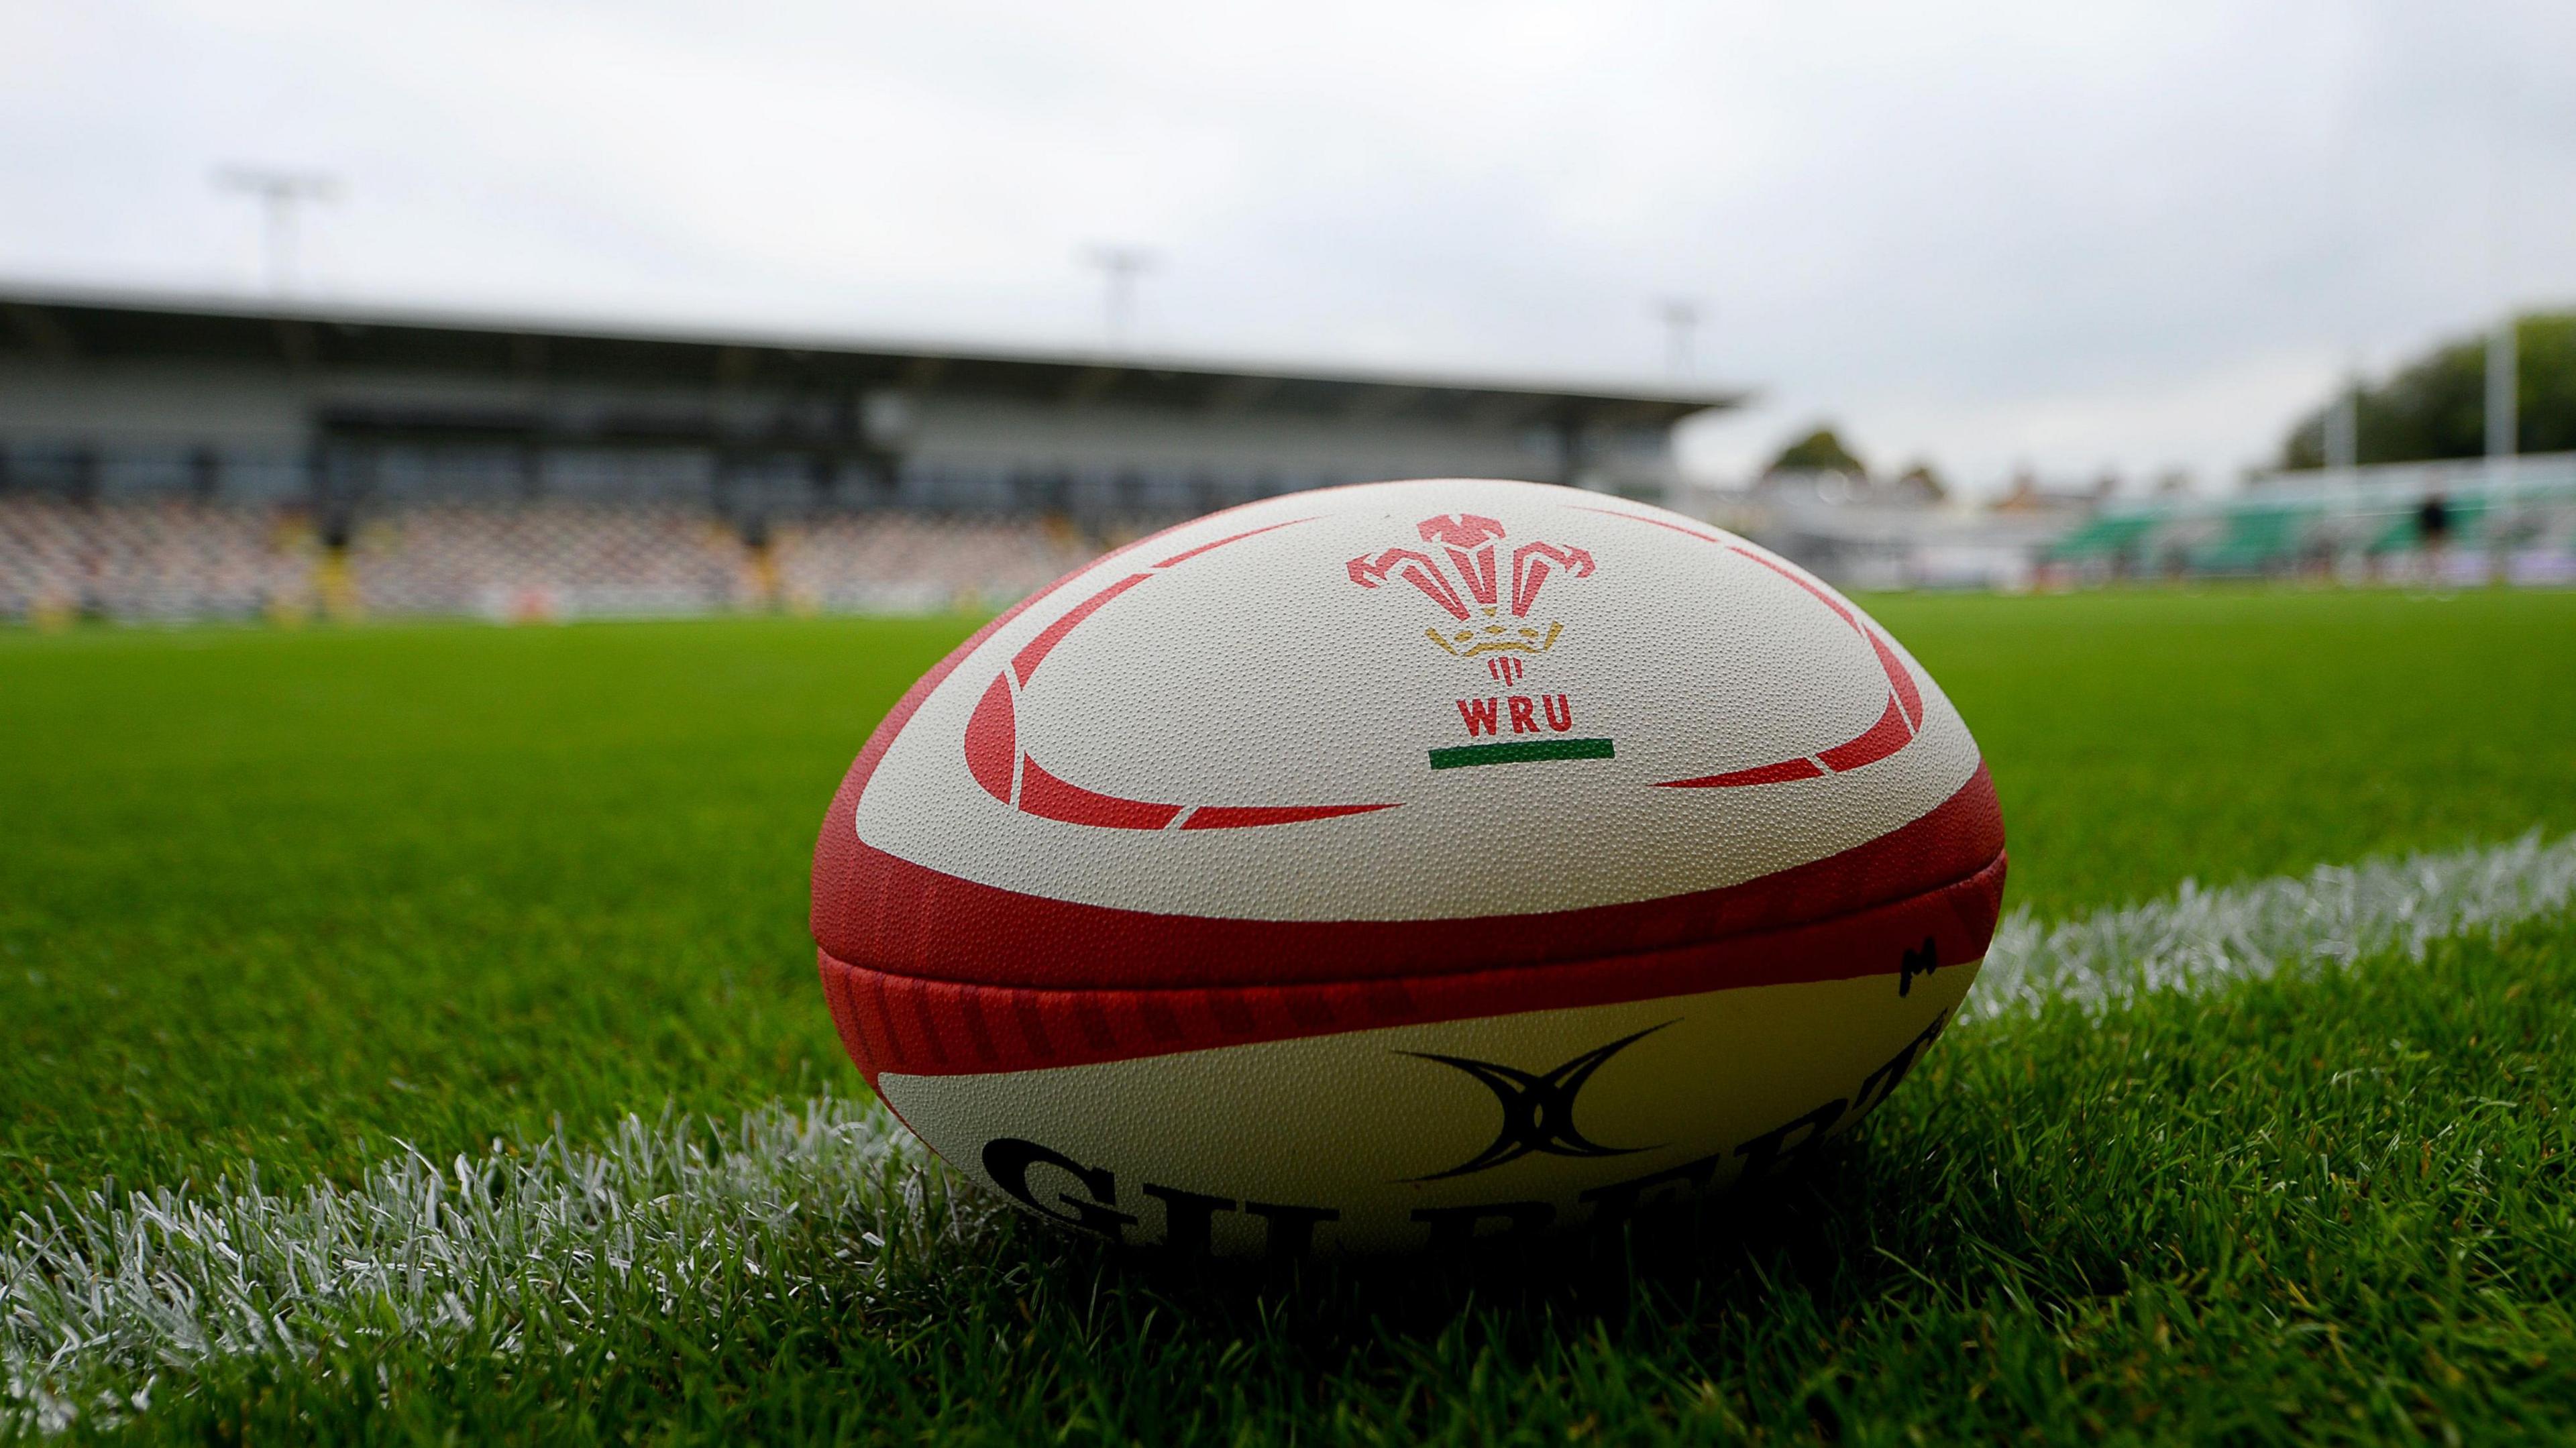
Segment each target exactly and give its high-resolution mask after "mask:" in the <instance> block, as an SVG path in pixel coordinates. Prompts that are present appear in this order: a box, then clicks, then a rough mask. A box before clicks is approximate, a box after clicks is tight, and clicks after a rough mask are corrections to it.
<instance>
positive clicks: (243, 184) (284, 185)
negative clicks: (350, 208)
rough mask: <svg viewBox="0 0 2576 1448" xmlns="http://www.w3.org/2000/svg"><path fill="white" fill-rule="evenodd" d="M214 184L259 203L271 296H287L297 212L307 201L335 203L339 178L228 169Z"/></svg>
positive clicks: (264, 169) (292, 273)
mask: <svg viewBox="0 0 2576 1448" xmlns="http://www.w3.org/2000/svg"><path fill="white" fill-rule="evenodd" d="M215 185H216V186H218V187H220V188H221V189H223V190H225V191H232V192H239V193H241V194H243V195H246V196H249V197H250V198H252V199H253V200H255V201H257V202H258V203H259V207H260V218H261V226H260V252H261V256H262V259H263V262H264V264H265V267H266V270H267V273H268V290H269V292H270V294H271V295H274V296H278V297H284V296H285V295H287V294H288V293H289V292H291V291H293V290H294V283H295V210H296V207H297V206H299V205H301V204H302V203H304V202H307V201H336V200H338V199H339V196H340V182H339V179H338V178H337V177H333V176H326V175H324V174H322V173H320V172H318V171H281V170H277V169H274V168H272V167H265V166H226V167H224V168H223V169H221V170H219V171H217V172H216V173H215Z"/></svg>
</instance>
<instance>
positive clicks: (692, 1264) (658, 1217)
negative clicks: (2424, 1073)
mask: <svg viewBox="0 0 2576 1448" xmlns="http://www.w3.org/2000/svg"><path fill="white" fill-rule="evenodd" d="M2571 898H2576V837H2571V838H2569V839H2565V840H2560V841H2558V842H2557V843H2555V844H2546V845H2545V844H2543V843H2541V841H2540V838H2539V837H2538V836H2537V835H2532V836H2528V837H2525V838H2524V839H2521V840H2519V841H2516V842H2514V843H2512V844H2508V845H2500V846H2495V847H2492V848H2487V849H2464V850H2455V851H2450V852H2447V853H2439V854H2426V855H2416V856H2412V857H2409V858H2407V859H2403V860H2397V861H2389V862H2372V863H2367V864H2362V865H2356V866H2350V867H2334V868H2326V869H2319V870H2315V871H2311V872H2310V873H2308V874H2306V875H2303V876H2298V877H2295V878H2282V879H2274V880H2265V881H2260V882H2257V883H2254V884H2250V885H2243V886H2235V887H2231V888H2228V889H2224V890H2201V889H2199V888H2197V887H2195V886H2191V885H2188V884H2187V885H2185V886H2184V887H2183V889H2182V890H2181V891H2180V892H2178V893H2177V894H2175V895H2173V896H2171V897H2169V898H2167V899H2164V900H2159V901H2155V902H2152V903H2149V904H2145V905H2140V906H2135V907H2131V908H2128V909H2122V910H2112V911H2106V912H2103V913H2101V914H2097V915H2094V916H2091V917H2088V918H2086V919H2083V920H2077V921H2072V922H2068V923H2065V924H2060V925H2054V926H2041V925H2039V924H2037V923H2035V922H2034V921H2032V920H2031V919H2030V918H2029V917H2028V915H2027V914H2018V915H2015V916H2014V917H2012V918H2011V919H2010V920H2008V921H2006V922H2005V924H2004V927H2003V929H2002V930H2001V931H2000V932H1999V933H1998V934H1997V936H1996V939H1995V944H1994V947H1993V949H1992V950H1991V951H1990V952H1989V954H1988V956H1987V959H1986V966H1985V972H1984V974H1983V975H1982V976H1981V978H1980V979H1979V981H1978V984H1977V987H1976V989H1975V991H1974V993H1973V994H1972V995H1971V997H1970V1001H1969V1006H1968V1010H1969V1012H1970V1013H1971V1014H1972V1015H1980V1016H1987V1017H1992V1016H1999V1015H2004V1014H2007V1013H2010V1012H2014V1011H2021V1010H2030V1009H2037V1008H2042V1007H2046V1006H2051V1005H2057V1004H2064V1003H2073V1004H2077V1005H2079V1006H2083V1007H2087V1008H2095V1007H2099V1006H2101V1005H2104V1004H2108V1003H2114V1002H2118V1001H2122V1000H2126V999H2130V998H2133V997H2134V996H2136V995H2138V994H2139V993H2140V992H2142V991H2150V990H2198V989H2207V988H2214V987H2218V986H2223V985H2225V984H2226V983H2228V982H2231V981H2234V980H2239V979H2243V978H2246V977H2252V976H2262V975H2269V974H2271V973H2273V972H2275V971H2278V970H2282V969H2286V968H2296V967H2300V966H2303V965H2311V964H2332V963H2337V962H2347V961H2351V960H2354V959H2356V958H2358V957H2361V956H2365V955H2371V954H2377V953H2380V952H2384V951H2388V950H2392V949H2394V950H2399V951H2402V952H2405V953H2407V954H2409V955H2412V956H2417V957H2420V956H2421V955H2422V954H2423V952H2424V950H2425V949H2426V948H2427V947H2428V946H2429V945H2431V944H2432V943H2433V942H2434V941H2437V940H2442V939H2446V938H2449V937H2452V936H2457V935H2463V934H2468V933H2473V932H2478V931H2486V930H2493V929H2497V928H2501V927H2504V926H2507V925H2511V924H2513V923H2515V922H2517V921H2520V920H2524V919H2529V918H2531V917H2533V916H2536V915H2540V914H2544V913H2548V912H2551V911H2555V910H2559V909H2561V908H2564V907H2565V906H2566V905H2567V904H2568V902H2569V901H2570V899H2571ZM926 1161H927V1154H926V1153H925V1152H924V1151H923V1150H922V1149H921V1148H920V1146H919V1145H918V1144H917V1143H916V1142H914V1141H913V1139H912V1138H911V1136H910V1135H909V1134H908V1133H906V1132H904V1131H903V1129H902V1128H901V1127H900V1126H898V1125H897V1124H896V1123H895V1122H894V1121H893V1120H892V1118H891V1117H889V1116H887V1115H886V1114H885V1113H884V1112H883V1111H882V1110H881V1109H879V1108H878V1107H876V1106H874V1105H872V1104H871V1105H861V1104H857V1103H853V1102H849V1101H844V1100H839V1099H835V1098H821V1099H817V1100H814V1101H810V1102H807V1103H806V1104H805V1105H803V1106H802V1107H788V1106H784V1105H776V1104H773V1105H771V1106H769V1107H766V1108H764V1109H762V1110H758V1111H754V1112H752V1113H750V1114H749V1115H747V1116H745V1117H743V1118H742V1119H741V1120H740V1121H739V1122H737V1123H735V1124H733V1125H732V1126H731V1127H730V1128H725V1129H722V1130H721V1131H720V1130H719V1129H718V1128H717V1127H716V1126H714V1125H712V1124H710V1123H708V1122H706V1121H704V1120H698V1119H688V1118H680V1117H676V1116H672V1115H667V1114H666V1115H665V1116H663V1117H662V1118H661V1119H659V1120H656V1121H650V1122H647V1121H643V1120H639V1119H637V1118H634V1117H629V1118H627V1119H626V1120H625V1121H624V1122H622V1123H620V1124H619V1125H618V1127H617V1128H616V1129H615V1130H614V1131H612V1132H611V1133H609V1135H608V1138H607V1140H606V1141H605V1142H603V1143H601V1144H599V1145H596V1146H582V1145H575V1144H573V1143H572V1142H570V1141H568V1140H567V1139H566V1138H565V1137H564V1136H563V1135H562V1134H561V1133H560V1132H558V1133H557V1134H556V1135H554V1136H552V1137H549V1138H547V1139H545V1140H543V1141H539V1142H536V1143H533V1144H524V1143H523V1144H519V1145H510V1144H505V1143H501V1142H495V1143H493V1145H492V1147H491V1148H490V1149H488V1150H486V1151H484V1152H482V1153H480V1154H477V1155H474V1156H458V1157H457V1158H455V1159H454V1160H453V1161H451V1162H449V1163H447V1164H446V1165H444V1166H442V1165H440V1164H437V1163H434V1162H431V1161H429V1160H428V1159H426V1158H424V1157H422V1156H420V1155H418V1154H416V1153H406V1154H404V1155H402V1156H399V1157H396V1158H394V1159H392V1160H389V1161H386V1162H382V1163H380V1164H378V1165H377V1166H376V1168H375V1169H374V1170H373V1171H371V1172H369V1173H368V1174H367V1176H366V1177H365V1179H364V1180H362V1181H360V1182H359V1183H358V1184H357V1185H355V1186H351V1187H339V1186H334V1185H331V1184H328V1183H325V1184H322V1185H318V1186H313V1187H309V1188H305V1189H302V1190H299V1191H296V1192H292V1193H288V1194H284V1195H273V1194H270V1193H268V1192H264V1191H262V1190H260V1189H259V1187H258V1185H257V1183H256V1181H255V1180H254V1181H252V1182H249V1183H241V1182H235V1181H230V1180H227V1181H223V1182H219V1183H217V1184H215V1185H214V1186H211V1187H206V1188H193V1187H187V1186H181V1187H176V1188H160V1189H155V1190H151V1191H139V1192H119V1193H117V1194H116V1195H115V1196H113V1197H110V1196H108V1195H106V1194H104V1193H99V1192H90V1193H85V1194H82V1195H79V1196H72V1195H69V1194H66V1195H64V1196H63V1197H61V1198H60V1199H59V1200H57V1201H56V1202H55V1203H54V1204H53V1205H52V1206H50V1207H48V1208H47V1209H46V1211H45V1212H44V1214H43V1215H42V1216H41V1217H25V1216H22V1217H20V1218H19V1219H18V1220H17V1221H16V1222H15V1223H14V1224H12V1226H11V1228H10V1231H9V1234H8V1236H7V1239H6V1241H5V1242H0V1420H8V1419H15V1420H20V1421H24V1422H28V1423H32V1424H33V1425H34V1426H36V1427H37V1428H39V1429H41V1430H44V1431H49V1432H50V1431H59V1430H60V1429H62V1428H63V1427H65V1426H67V1425H69V1424H70V1423H71V1422H73V1421H74V1420H75V1419H77V1418H82V1417H87V1418H88V1419H90V1420H91V1422H92V1423H93V1425H97V1424H101V1423H113V1422H114V1421H117V1420H119V1419H121V1418H124V1417H128V1416H131V1415H133V1414H135V1413H138V1412H141V1411H144V1410H145V1409H147V1408H148V1407H149V1405H150V1401H151V1395H152V1392H153V1388H154V1384H155V1383H156V1382H158V1381H159V1379H160V1378H161V1377H162V1376H163V1375H165V1374H168V1375H180V1376H184V1375H185V1374H187V1373H188V1372H189V1371H190V1370H192V1369H193V1368H194V1367H196V1366H197V1365H198V1364H201V1363H203V1362H206V1361H208V1360H210V1359H216V1358H224V1357H233V1356H240V1355H248V1354H285V1355H290V1356H299V1357H300V1356H306V1355H309V1354H311V1353H313V1352H315V1351H316V1350H317V1349H319V1348H321V1347H323V1346H325V1345H328V1344H332V1343H345V1342H354V1341H357V1340H360V1339H363V1338H367V1337H379V1338H382V1337H396V1336H417V1335H428V1336H433V1337H434V1336H438V1335H441V1334H445V1333H450V1332H454V1331H456V1330H457V1329H460V1328H462V1327H465V1326H467V1325H469V1324H475V1323H485V1324H495V1325H498V1326H499V1328H500V1330H501V1331H500V1340H501V1342H502V1344H503V1350H504V1351H519V1350H523V1349H543V1348H545V1347H546V1345H547V1344H551V1343H560V1342H563V1341H566V1340H569V1339H570V1338H571V1337H572V1336H574V1335H577V1334H580V1333H582V1332H584V1331H587V1330H589V1325H590V1324H594V1323H597V1322H599V1321H601V1320H604V1319H605V1318H607V1317H610V1316H612V1315H614V1314H616V1313H619V1312H623V1311H625V1310H627V1308H628V1307H629V1305H630V1304H631V1303H632V1302H633V1301H634V1300H635V1299H636V1297H637V1295H638V1294H639V1293H640V1294H641V1295H642V1296H643V1297H644V1298H646V1299H647V1300H649V1301H651V1302H652V1303H654V1304H655V1306H656V1309H657V1310H659V1311H663V1312H666V1313H674V1314H696V1315H706V1313H707V1310H708V1309H709V1308H711V1307H713V1306H715V1305H718V1304H722V1303H724V1302H727V1301H739V1300H740V1299H741V1297H742V1295H743V1294H745V1293H758V1294H761V1295H776V1296H791V1295H799V1294H809V1293H810V1294H817V1295H819V1294H826V1293H828V1294H832V1295H835V1296H837V1297H840V1298H843V1299H846V1298H847V1297H849V1296H850V1295H852V1294H854V1293H855V1294H860V1295H864V1294H865V1293H866V1291H867V1290H868V1288H869V1284H870V1282H871V1281H872V1279H874V1277H875V1276H876V1275H877V1273H878V1272H880V1271H881V1270H882V1269H883V1266H884V1263H885V1261H886V1259H887V1257H888V1255H889V1254H890V1253H895V1252H908V1253H927V1252H939V1251H943V1250H947V1248H946V1246H945V1244H947V1243H949V1242H952V1241H953V1240H955V1239H957V1238H960V1237H963V1236H965V1235H967V1234H969V1233H971V1232H973V1231H975V1230H976V1227H977V1224H978V1223H980V1222H983V1221H985V1220H986V1219H987V1218H988V1217H989V1216H990V1215H992V1214H993V1213H994V1212H996V1211H998V1210H999V1209H997V1208H994V1207H992V1206H990V1205H989V1204H987V1203H984V1202H982V1201H980V1200H978V1199H975V1198H972V1197H971V1196H969V1197H962V1198H958V1199H954V1200H952V1199H951V1198H950V1197H949V1195H948V1184H949V1182H950V1181H951V1180H952V1179H951V1178H949V1177H947V1176H945V1175H944V1174H941V1173H935V1172H930V1171H926V1170H924V1169H923V1168H924V1165H925V1163H926ZM0 1426H5V1424H0Z"/></svg>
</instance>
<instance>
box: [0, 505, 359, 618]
mask: <svg viewBox="0 0 2576 1448" xmlns="http://www.w3.org/2000/svg"><path fill="white" fill-rule="evenodd" d="M316 557H317V553H316V550H315V549H314V547H313V545H312V542H311V539H310V535H309V533H308V532H306V531H305V530H302V529H298V528H296V527H294V526H292V524H291V522H290V521H289V520H288V519H287V518H286V517H285V516H284V515H282V514H280V513H279V512H278V511H276V510H274V509H270V508H248V507H214V506H209V505H206V504H202V503H196V502H189V501H183V500H180V499H175V498H174V499H160V500H155V501H152V502H145V503H121V504H115V505H109V506H99V507H91V506H83V505H80V504H76V503H70V502H65V501H62V500H59V499H53V498H42V497H16V498H0V617H17V618H25V617H30V616H36V617H42V616H46V615H64V616H68V615H73V614H95V615H103V616H106V617H112V618H123V619H136V620H158V619H170V620H176V619H190V618H248V617H256V616H258V615H260V614H262V613H264V612H272V611H276V610H281V609H292V610H300V609H302V608H305V607H306V606H308V605H309V604H310V603H311V601H312V597H313V573H314V562H315V559H316Z"/></svg>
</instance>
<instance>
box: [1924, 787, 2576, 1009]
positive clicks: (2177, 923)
mask: <svg viewBox="0 0 2576 1448" xmlns="http://www.w3.org/2000/svg"><path fill="white" fill-rule="evenodd" d="M2570 899H2576V835H2570V836H2568V837H2567V838H2565V839H2561V840H2558V841H2556V842H2554V843H2549V844H2543V843H2542V842H2541V838H2540V834H2539V832H2538V831H2534V832H2532V833H2531V834H2527V835H2525V836H2523V837H2522V838H2521V839H2519V840H2515V841H2514V842H2512V843H2511V844H2505V845H2489V846H2484V847H2470V848H2465V849H2457V850H2442V851H2434V852H2428V853H2424V854H2416V855H2408V856H2405V857H2404V858H2402V859H2393V860H2385V859H2383V860H2365V861H2363V862H2362V863H2360V864H2358V865H2320V866H2318V867H2317V868H2316V869H2314V870H2311V871H2309V872H2308V873H2307V874H2304V875H2283V876H2276V877H2274V878H2272V879H2268V880H2257V881H2255V882H2253V883H2251V884H2246V885H2231V886H2228V887H2226V888H2224V889H2218V890H2204V889H2202V888H2200V887H2199V886H2198V885H2196V884H2194V883H2193V882H2191V881H2189V880H2186V881H2184V882H2183V885H2182V888H2181V889H2180V890H2178V891H2176V892H2175V893H2174V894H2172V895H2170V896H2167V897H2166V898H2164V899H2162V900H2154V901H2150V902H2148V903H2146V904H2144V905H2132V906H2128V907H2125V908H2122V909H2117V910H2104V911H2101V912H2098V913H2096V914H2093V915H2089V916H2086V917H2085V918H2083V919H2081V920H2069V921H2063V922H2061V923H2059V924H2056V925H2047V926H2043V925H2041V924H2039V923H2038V922H2037V921H2036V920H2034V919H2032V918H2031V916H2030V914H2029V912H2028V911H2015V912H2014V913H2013V914H2012V915H2011V916H2010V917H2009V918H2007V919H2006V920H2005V921H2004V923H2003V925H2002V927H2001V928H2000V929H1998V930H1997V931H1996V932H1995V940H1994V944H1993V945H1992V946H1991V947H1989V949H1988V950H1987V952H1986V963H1985V967H1984V969H1983V970H1981V971H1980V972H1979V973H1978V976H1977V984H1976V989H1975V991H1974V993H1973V994H1972V995H1971V996H1970V998H1969V1001H1968V1010H1969V1011H1970V1012H1971V1013H1972V1014H1974V1015H1979V1016H1988V1017H1992V1016H2000V1015H2006V1014H2009V1013H2012V1012H2016V1011H2025V1010H2032V1009H2037V1008H2040V1007H2043V1006H2048V1005H2056V1004H2075V1005H2084V1006H2102V1005H2110V1004H2116V1003H2118V1002H2121V1001H2126V1000H2131V999H2134V998H2135V997H2137V996H2139V995H2142V994H2145V993H2147V992H2150V991H2163V990H2184V991H2189V990H2207V989H2211V988H2214V987H2217V986H2221V985H2224V984H2227V983H2228V982H2231V981H2237V980H2246V979H2254V978H2259V977H2262V976H2268V975H2271V974H2273V973H2274V972H2276V971H2279V970H2282V969H2284V968H2292V967H2300V966H2315V965H2342V964H2349V963H2351V962H2353V961H2355V960H2359V959H2361V958H2363V957H2365V956H2373V955H2381V954H2385V953H2388V952H2390V951H2399V952H2403V953H2404V954H2405V955H2406V956H2407V957H2409V958H2410V959H2414V960H2421V959H2423V958H2424V952H2425V951H2426V950H2427V949H2428V948H2430V947H2431V946H2432V944H2433V942H2435V941H2437V940H2446V939H2449V938H2451V937H2453V936H2461V935H2473V934H2483V933H2488V932H2492V931H2495V930H2500V929H2503V928H2506V927H2508V926H2512V925H2515V924H2518V923H2520V922H2522V921H2524V920H2529V919H2532V918H2533V917H2535V916H2540V915H2546V914H2550V913H2553V912H2555V911H2558V910H2560V909H2563V908H2565V907H2566V905H2567V904H2568V902H2569V900H2570Z"/></svg>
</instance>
